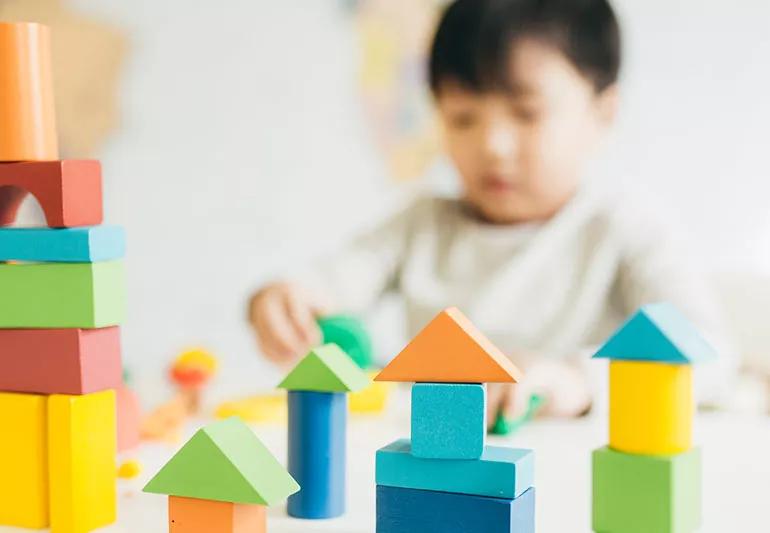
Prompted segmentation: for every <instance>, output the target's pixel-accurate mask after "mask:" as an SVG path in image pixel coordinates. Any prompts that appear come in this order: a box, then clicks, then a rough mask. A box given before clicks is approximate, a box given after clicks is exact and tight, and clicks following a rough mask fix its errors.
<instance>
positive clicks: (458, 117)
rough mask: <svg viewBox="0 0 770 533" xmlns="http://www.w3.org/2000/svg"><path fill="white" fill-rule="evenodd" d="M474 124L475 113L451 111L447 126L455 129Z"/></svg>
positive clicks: (465, 127)
mask: <svg viewBox="0 0 770 533" xmlns="http://www.w3.org/2000/svg"><path fill="white" fill-rule="evenodd" d="M474 124H476V115H475V114H474V113H471V112H459V113H453V114H451V115H450V116H449V126H450V127H452V128H455V129H467V128H470V127H472V126H473V125H474Z"/></svg>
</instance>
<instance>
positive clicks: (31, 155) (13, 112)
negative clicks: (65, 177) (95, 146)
mask: <svg viewBox="0 0 770 533" xmlns="http://www.w3.org/2000/svg"><path fill="white" fill-rule="evenodd" d="M58 158H59V147H58V141H57V137H56V116H55V111H54V100H53V79H52V73H51V35H50V30H49V29H48V27H47V26H43V25H41V24H37V23H33V22H0V162H5V161H49V160H55V159H58Z"/></svg>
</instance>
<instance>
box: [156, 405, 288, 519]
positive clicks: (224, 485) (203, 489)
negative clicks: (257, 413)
mask: <svg viewBox="0 0 770 533" xmlns="http://www.w3.org/2000/svg"><path fill="white" fill-rule="evenodd" d="M297 490H299V485H297V482H296V481H294V479H293V478H292V477H291V476H290V475H289V473H288V472H286V469H285V468H284V467H283V466H281V464H280V463H279V462H278V461H277V460H276V459H275V457H273V455H272V454H271V453H270V451H269V450H268V449H267V448H266V447H265V445H264V444H262V442H261V441H260V440H259V439H258V438H257V436H256V435H255V434H254V432H252V431H251V430H250V429H249V428H248V426H246V425H245V424H244V423H243V422H241V421H240V419H238V418H228V419H227V420H222V421H220V422H215V423H213V424H210V425H208V426H206V427H204V428H202V429H200V430H198V432H197V433H196V434H195V435H193V437H192V438H191V439H190V440H189V441H188V442H187V444H185V445H184V446H182V448H181V449H180V450H179V451H178V452H177V453H176V454H175V455H174V457H172V458H171V460H170V461H169V462H168V463H166V465H165V466H164V467H163V468H162V469H161V470H160V471H159V472H158V473H157V474H156V475H155V477H153V478H152V479H151V480H150V482H149V483H148V484H147V486H145V487H144V491H145V492H152V493H156V494H166V495H168V530H169V533H265V532H266V531H267V512H266V510H267V507H268V506H271V505H275V504H276V503H279V502H281V501H283V500H285V499H286V497H287V496H288V495H289V494H292V493H294V492H297Z"/></svg>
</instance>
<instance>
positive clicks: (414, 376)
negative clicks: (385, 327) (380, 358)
mask: <svg viewBox="0 0 770 533" xmlns="http://www.w3.org/2000/svg"><path fill="white" fill-rule="evenodd" d="M519 376H520V372H519V370H518V369H517V368H516V367H515V366H514V365H513V363H512V362H511V361H510V360H509V359H508V358H507V357H506V356H505V355H504V354H503V353H502V352H501V351H500V350H498V349H497V347H495V345H494V344H492V342H491V341H490V340H489V339H487V338H486V337H485V336H484V334H483V333H481V332H480V331H479V330H478V329H476V327H475V326H474V325H473V324H471V322H470V320H468V319H467V318H466V317H465V315H463V314H462V313H461V312H460V311H459V310H458V309H456V308H454V307H452V308H449V309H445V310H444V311H442V312H441V313H439V314H438V316H436V318H434V319H433V320H432V321H431V322H430V323H428V325H427V326H425V328H424V329H423V330H422V331H420V332H419V333H418V334H417V336H416V337H415V338H414V339H412V341H411V342H410V343H409V344H408V345H407V346H406V348H404V349H403V350H402V351H401V353H399V354H398V355H397V356H396V357H395V359H393V360H392V361H391V362H390V364H389V365H387V366H386V367H385V368H384V369H383V370H382V372H380V373H379V375H378V376H377V377H376V378H375V381H407V382H408V381H423V382H440V383H486V382H501V383H515V382H516V381H518V379H519Z"/></svg>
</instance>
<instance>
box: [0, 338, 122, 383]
mask: <svg viewBox="0 0 770 533" xmlns="http://www.w3.org/2000/svg"><path fill="white" fill-rule="evenodd" d="M120 359H121V358H120V330H119V328H118V327H109V328H99V329H76V328H72V329H69V328H65V329H0V390H5V391H15V392H34V393H39V394H88V393H91V392H98V391H102V390H107V389H115V388H117V387H118V386H119V385H120V384H121V374H122V369H121V362H120Z"/></svg>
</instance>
